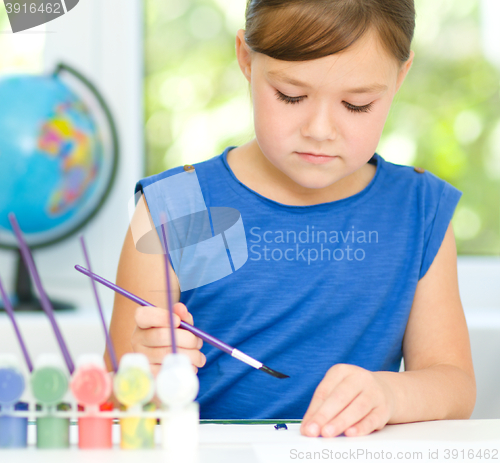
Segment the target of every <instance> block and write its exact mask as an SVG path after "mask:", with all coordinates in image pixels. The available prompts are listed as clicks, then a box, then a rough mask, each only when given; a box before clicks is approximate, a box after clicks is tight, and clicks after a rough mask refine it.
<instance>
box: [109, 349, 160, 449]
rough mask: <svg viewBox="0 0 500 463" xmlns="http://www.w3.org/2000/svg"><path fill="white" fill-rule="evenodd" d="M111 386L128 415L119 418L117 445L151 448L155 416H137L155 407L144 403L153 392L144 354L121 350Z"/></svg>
mask: <svg viewBox="0 0 500 463" xmlns="http://www.w3.org/2000/svg"><path fill="white" fill-rule="evenodd" d="M113 387H114V392H115V396H116V398H117V399H118V401H119V402H120V403H122V404H123V405H124V407H125V408H126V411H127V415H129V416H127V417H123V418H121V419H120V430H121V439H120V447H121V448H122V449H148V448H154V447H155V440H154V434H155V427H156V418H154V417H151V418H149V417H144V416H141V414H142V413H143V412H145V411H146V412H147V411H154V410H155V408H156V407H155V406H154V404H149V403H148V402H149V401H150V400H151V399H152V398H153V395H154V377H153V375H152V373H151V368H150V366H149V361H148V359H147V357H146V356H145V355H143V354H125V355H124V356H123V357H122V358H121V361H120V366H119V368H118V372H117V373H116V375H115V377H114V381H113ZM146 404H148V405H146Z"/></svg>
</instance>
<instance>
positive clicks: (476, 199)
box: [0, 0, 500, 255]
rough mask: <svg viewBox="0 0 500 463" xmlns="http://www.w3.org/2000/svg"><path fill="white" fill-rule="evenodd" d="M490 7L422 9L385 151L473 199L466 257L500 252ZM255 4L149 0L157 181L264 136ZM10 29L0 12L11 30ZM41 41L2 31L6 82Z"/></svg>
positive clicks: (3, 26) (36, 59) (424, 3)
mask: <svg viewBox="0 0 500 463" xmlns="http://www.w3.org/2000/svg"><path fill="white" fill-rule="evenodd" d="M487 1H491V0H415V5H416V10H417V28H416V33H415V39H414V42H413V49H414V51H415V54H416V57H415V61H414V65H413V67H412V70H411V71H410V74H409V75H408V78H407V80H406V82H405V84H404V85H403V87H402V89H401V90H400V92H399V94H398V95H397V97H396V99H395V101H394V104H393V107H392V109H391V113H390V115H389V118H388V121H387V124H386V126H385V129H384V133H383V136H382V139H381V142H380V145H379V147H378V150H377V151H378V152H379V153H380V154H381V155H382V156H383V157H384V158H385V159H387V160H388V161H391V162H395V163H398V164H408V165H416V166H421V167H424V168H425V169H427V170H429V171H431V172H432V173H434V174H435V175H437V176H439V177H441V178H443V179H445V180H447V181H448V182H450V183H451V184H452V185H454V186H456V187H457V188H459V189H460V190H461V191H463V193H464V194H463V197H462V199H461V201H460V203H459V205H458V207H457V210H456V213H455V216H454V218H453V228H454V231H455V236H456V240H457V246H458V252H459V254H462V255H464V254H470V255H499V254H500V69H499V67H495V66H494V65H493V64H492V63H490V62H489V61H488V60H487V58H486V57H485V53H484V46H483V45H484V43H483V40H482V37H483V36H484V30H483V21H482V19H481V5H482V2H483V3H484V2H487ZM245 6H246V0H144V21H145V24H144V33H145V42H144V53H145V81H144V98H145V135H146V141H145V143H146V175H151V174H155V173H158V172H160V171H162V170H165V169H168V168H170V167H174V166H177V165H182V164H187V163H195V162H199V161H203V160H205V159H209V158H211V157H213V156H216V155H218V154H220V153H221V152H222V151H223V149H224V148H225V147H226V146H228V145H241V144H243V143H246V142H247V141H249V140H250V139H251V138H252V137H253V136H254V132H253V116H252V107H251V102H250V95H249V91H248V85H247V81H246V79H245V78H244V77H243V75H242V74H241V71H240V69H239V67H238V64H237V62H236V57H235V34H236V31H237V30H238V29H240V28H244V13H245ZM6 30H10V28H9V26H8V21H7V17H6V14H5V9H4V8H0V31H6ZM36 37H37V39H36V41H34V40H33V36H28V35H26V36H24V38H23V40H21V37H20V36H19V35H16V40H15V41H14V40H12V34H0V49H1V50H2V53H1V54H0V74H2V73H5V72H12V71H13V70H19V69H22V71H23V72H29V71H33V72H40V71H39V70H40V63H41V54H42V52H43V34H38V35H37V36H36ZM30 38H31V40H30ZM24 40H25V42H24ZM496 46H497V47H498V48H499V49H500V45H496ZM499 54H500V51H499Z"/></svg>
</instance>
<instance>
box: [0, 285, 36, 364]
mask: <svg viewBox="0 0 500 463" xmlns="http://www.w3.org/2000/svg"><path fill="white" fill-rule="evenodd" d="M0 293H1V294H2V299H3V303H4V304H3V306H4V308H5V311H6V312H7V315H8V316H9V318H10V321H11V322H12V324H13V325H14V331H15V332H16V336H17V339H18V341H19V344H20V345H21V350H22V351H23V355H24V359H25V360H26V364H27V365H28V369H29V371H30V373H31V372H32V371H33V364H32V363H31V359H30V356H29V354H28V349H27V348H26V344H24V340H23V337H22V336H21V332H20V331H19V327H18V326H17V322H16V318H15V317H14V309H13V308H12V306H11V305H10V301H9V298H8V297H7V293H6V292H5V289H4V287H3V284H2V280H1V279H0Z"/></svg>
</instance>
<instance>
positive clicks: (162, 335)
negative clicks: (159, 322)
mask: <svg viewBox="0 0 500 463" xmlns="http://www.w3.org/2000/svg"><path fill="white" fill-rule="evenodd" d="M174 336H175V343H176V346H178V347H179V348H184V349H197V348H198V338H197V337H196V336H195V335H194V334H193V333H190V332H189V331H187V330H183V329H175V330H174ZM134 337H135V341H136V342H138V343H139V344H142V345H144V346H146V347H166V346H171V345H172V340H171V338H170V328H150V329H147V330H137V334H135V336H134Z"/></svg>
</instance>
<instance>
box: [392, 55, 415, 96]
mask: <svg viewBox="0 0 500 463" xmlns="http://www.w3.org/2000/svg"><path fill="white" fill-rule="evenodd" d="M414 57H415V53H414V52H413V50H411V51H410V57H409V58H408V61H406V63H403V65H402V66H401V68H400V69H399V73H398V80H397V83H396V92H397V91H398V90H399V88H400V87H401V85H403V82H404V80H405V78H406V76H407V74H408V71H409V70H410V68H411V65H412V64H413V58H414Z"/></svg>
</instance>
